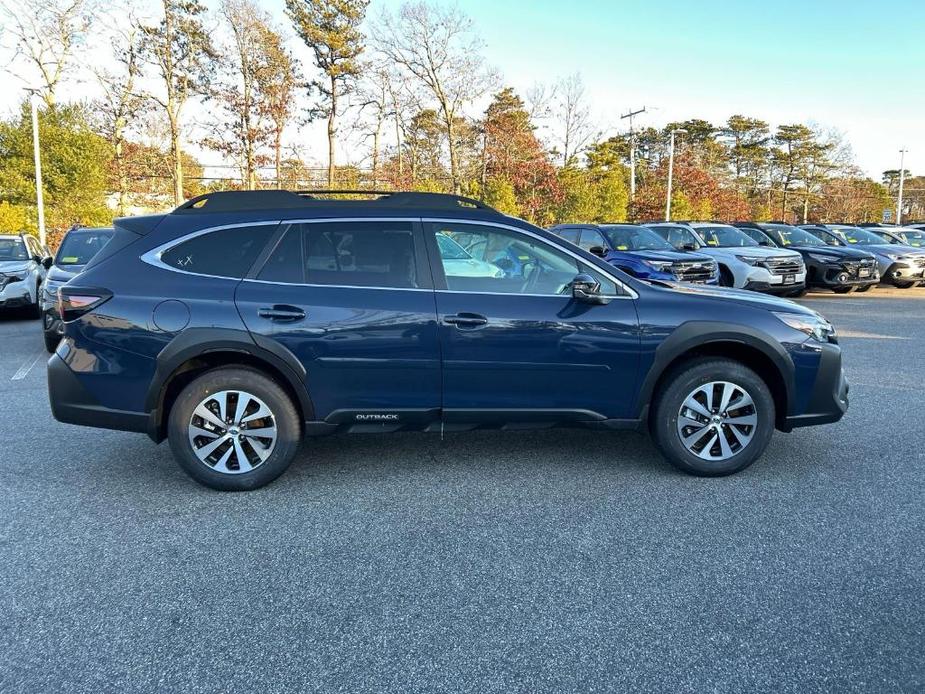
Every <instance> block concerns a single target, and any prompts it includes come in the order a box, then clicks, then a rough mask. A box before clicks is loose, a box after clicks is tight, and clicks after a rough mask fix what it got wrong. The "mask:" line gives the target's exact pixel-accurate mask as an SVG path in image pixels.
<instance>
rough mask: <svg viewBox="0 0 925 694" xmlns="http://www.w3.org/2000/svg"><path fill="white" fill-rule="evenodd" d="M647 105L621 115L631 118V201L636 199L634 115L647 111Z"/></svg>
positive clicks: (622, 117) (621, 118)
mask: <svg viewBox="0 0 925 694" xmlns="http://www.w3.org/2000/svg"><path fill="white" fill-rule="evenodd" d="M645 112H646V107H645V106H643V107H642V108H641V109H639V110H637V111H633V110H630V111H629V113H624V114H623V115H622V116H620V120H623V119H624V118H629V119H630V202H633V200H635V199H636V133H635V131H634V130H633V116H638V115H639V114H640V113H645Z"/></svg>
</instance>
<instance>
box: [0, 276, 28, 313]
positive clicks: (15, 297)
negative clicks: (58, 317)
mask: <svg viewBox="0 0 925 694" xmlns="http://www.w3.org/2000/svg"><path fill="white" fill-rule="evenodd" d="M32 303H33V301H32V293H31V292H30V290H29V283H28V282H27V280H21V281H19V282H10V283H9V284H6V285H3V289H0V308H20V307H22V306H29V305H31V304H32Z"/></svg>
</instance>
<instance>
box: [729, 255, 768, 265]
mask: <svg viewBox="0 0 925 694" xmlns="http://www.w3.org/2000/svg"><path fill="white" fill-rule="evenodd" d="M736 258H738V259H739V260H741V261H742V262H743V263H745V264H746V265H757V264H758V263H760V262H761V261H762V260H764V258H756V257H755V256H752V255H737V256H736Z"/></svg>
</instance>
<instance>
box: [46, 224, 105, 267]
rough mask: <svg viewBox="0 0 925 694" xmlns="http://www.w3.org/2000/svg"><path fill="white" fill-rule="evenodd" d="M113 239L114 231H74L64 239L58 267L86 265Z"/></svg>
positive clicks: (58, 256)
mask: <svg viewBox="0 0 925 694" xmlns="http://www.w3.org/2000/svg"><path fill="white" fill-rule="evenodd" d="M111 237H112V229H94V230H93V231H72V232H71V233H70V234H68V235H67V236H65V237H64V241H62V242H61V248H59V249H58V255H57V257H56V259H55V263H56V264H57V265H86V264H87V263H89V262H90V260H91V258H93V256H95V255H96V254H97V253H99V252H100V250H101V249H102V248H103V246H105V245H106V243H107V242H108V241H109V239H110V238H111Z"/></svg>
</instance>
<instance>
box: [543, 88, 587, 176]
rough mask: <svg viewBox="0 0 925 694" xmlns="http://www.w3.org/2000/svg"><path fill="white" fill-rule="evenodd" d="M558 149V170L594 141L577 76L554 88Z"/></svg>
mask: <svg viewBox="0 0 925 694" xmlns="http://www.w3.org/2000/svg"><path fill="white" fill-rule="evenodd" d="M552 112H553V118H554V119H555V120H556V124H557V131H558V135H557V137H556V144H557V145H559V146H560V147H561V152H560V154H561V155H562V166H568V165H569V164H571V163H572V161H573V160H574V159H575V157H576V156H577V155H579V154H580V153H581V151H582V150H583V149H584V148H585V146H586V145H587V144H588V143H589V142H590V141H591V140H592V139H593V138H594V135H595V131H594V125H593V123H592V122H591V111H590V109H589V108H588V105H587V96H586V94H585V86H584V83H583V82H582V80H581V75H580V74H579V73H577V72H576V73H574V74H572V75H569V76H568V77H565V78H563V79H561V80H559V82H558V83H557V84H556V89H555V95H554V97H553V104H552Z"/></svg>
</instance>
